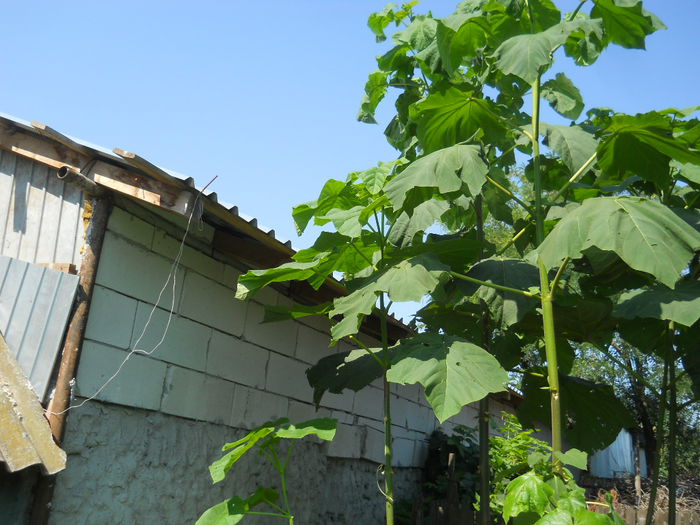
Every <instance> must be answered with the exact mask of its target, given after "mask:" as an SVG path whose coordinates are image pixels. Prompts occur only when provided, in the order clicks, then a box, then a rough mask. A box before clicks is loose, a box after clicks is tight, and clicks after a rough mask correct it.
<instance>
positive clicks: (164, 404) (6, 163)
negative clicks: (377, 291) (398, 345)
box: [0, 116, 508, 525]
mask: <svg viewBox="0 0 700 525" xmlns="http://www.w3.org/2000/svg"><path fill="white" fill-rule="evenodd" d="M59 175H60V176H61V178H59ZM0 196H1V197H2V200H1V201H0V220H2V223H1V224H3V225H4V229H3V230H1V231H0V235H2V245H1V246H0V255H3V256H5V257H7V258H9V259H11V260H12V261H21V262H23V264H27V265H29V266H30V267H32V268H35V267H39V266H38V265H40V264H42V265H51V266H53V267H54V268H58V269H62V270H66V271H68V272H70V271H75V272H77V277H78V279H79V286H78V290H77V295H76V299H75V303H74V304H73V308H72V311H71V313H70V317H69V318H68V319H67V322H66V321H64V322H63V324H61V329H60V330H53V331H52V332H51V334H50V335H49V336H47V337H48V338H49V339H50V340H51V341H52V342H53V346H52V348H53V350H52V352H48V353H46V352H45V353H43V354H42V357H41V359H37V360H35V361H34V362H32V364H31V367H33V368H35V369H37V370H39V371H41V372H42V373H41V374H39V375H40V376H41V377H45V378H46V382H45V384H44V385H43V387H42V386H41V385H39V384H38V383H37V384H35V385H34V388H35V391H36V392H37V394H38V395H39V397H40V399H41V400H42V401H43V402H44V403H45V404H47V405H48V409H49V420H50V422H51V426H52V430H53V433H54V436H56V437H57V438H59V439H61V438H62V446H63V448H64V449H65V451H66V452H67V454H68V460H67V468H66V469H65V470H64V471H63V472H61V473H60V474H58V475H57V476H55V477H45V476H42V475H41V474H40V473H39V472H38V471H36V472H34V471H23V472H20V473H16V474H2V475H1V476H0V478H2V479H0V504H1V505H7V501H9V500H8V497H7V494H8V491H10V492H11V493H12V494H14V500H13V501H14V506H13V507H12V508H11V509H10V510H7V509H4V510H6V511H7V513H6V514H4V515H5V516H12V518H11V519H14V520H16V522H17V523H26V522H28V520H31V523H37V524H38V523H50V524H52V525H60V524H74V523H137V522H143V521H146V522H151V523H168V524H179V523H183V524H184V523H193V522H194V520H195V519H196V518H197V517H198V516H199V514H201V512H202V511H203V510H204V509H206V508H208V507H209V506H211V505H213V504H214V503H217V502H219V501H221V500H222V499H224V498H226V497H230V496H231V495H233V494H243V493H247V492H248V491H250V490H251V487H253V488H254V486H255V484H256V483H257V482H263V481H265V482H267V480H268V478H270V479H271V478H272V472H269V471H267V470H266V469H264V468H263V469H261V467H260V466H259V464H257V463H254V462H249V461H248V462H246V461H244V462H243V464H242V465H241V466H240V468H237V469H236V471H235V475H234V476H232V477H231V478H230V479H228V480H227V481H226V482H225V483H222V484H217V485H214V486H212V485H211V482H210V479H209V476H208V471H207V466H208V465H209V463H210V462H211V461H212V460H214V459H216V458H217V457H218V456H219V454H220V447H221V445H222V444H223V443H225V442H228V441H233V440H235V439H237V438H238V437H240V436H241V435H242V434H243V433H245V431H246V429H250V428H252V427H254V426H256V425H258V424H260V423H263V422H264V421H267V420H270V419H273V418H277V417H282V416H284V417H289V418H290V419H291V420H292V421H303V420H306V419H310V418H312V417H323V416H331V417H335V418H337V419H338V421H339V426H338V432H337V436H336V438H335V440H334V441H333V442H331V443H329V444H320V443H316V442H308V443H303V444H302V445H301V446H300V447H298V448H299V453H298V456H297V458H296V460H294V461H293V464H292V468H291V472H290V474H289V478H290V486H292V487H293V490H292V491H291V494H290V496H291V499H292V507H293V508H294V509H295V512H296V513H297V516H298V522H299V523H304V524H315V523H318V524H321V523H324V524H325V523H330V522H332V523H348V524H356V523H363V524H371V523H380V522H381V521H382V516H383V512H384V510H383V508H384V507H383V501H382V498H381V497H380V496H379V495H378V493H377V467H378V465H379V464H380V463H381V462H382V461H383V434H382V426H383V423H382V413H381V406H382V401H381V400H382V391H381V389H380V386H381V385H380V384H378V383H377V384H374V385H372V386H371V387H369V388H367V389H364V390H362V391H360V392H358V393H353V392H351V391H348V392H346V393H344V394H342V395H333V394H327V395H326V396H324V398H323V400H322V402H321V407H320V409H319V410H318V411H316V409H315V407H314V405H313V403H312V391H311V388H310V387H309V385H308V384H307V381H306V376H305V370H306V369H307V368H308V367H309V366H310V365H311V364H313V363H315V362H316V361H317V360H318V359H319V358H320V357H322V356H324V355H327V354H328V353H329V352H336V351H339V350H344V349H347V348H348V345H347V344H346V343H340V344H339V345H338V347H337V348H329V347H328V341H329V337H328V330H329V326H328V324H327V323H326V322H325V321H324V320H319V319H315V318H311V319H308V320H307V319H300V320H295V321H287V322H283V323H278V324H275V325H274V327H272V328H271V327H270V326H271V325H263V324H261V321H262V318H263V305H264V304H277V305H279V304H286V303H289V302H290V301H301V302H306V303H308V302H314V301H322V300H328V299H329V298H332V297H336V296H338V295H339V294H342V293H344V291H343V288H342V286H340V285H339V284H338V283H336V282H328V283H326V284H325V285H324V286H323V287H322V288H321V289H320V290H318V291H314V290H312V289H311V288H310V287H308V286H306V285H304V284H293V285H279V286H276V287H275V288H274V289H273V288H271V289H268V290H266V291H265V292H264V293H261V294H259V295H258V296H256V298H255V300H254V301H250V302H241V301H239V300H237V299H236V298H235V297H234V290H235V285H236V278H237V276H238V275H240V274H241V273H242V272H245V271H246V270H248V269H250V268H261V267H269V266H273V265H277V264H279V263H281V262H285V261H287V260H289V258H290V256H291V255H292V254H293V253H294V251H293V249H292V248H291V246H290V244H289V243H285V242H282V241H280V240H278V239H276V238H275V235H274V232H273V231H266V230H264V229H262V228H261V227H260V226H259V225H258V224H257V221H256V220H255V219H253V218H250V217H245V216H243V215H242V214H239V212H238V209H237V208H236V207H235V206H234V207H231V206H225V205H223V204H222V203H220V202H219V201H218V198H217V195H216V194H215V193H209V194H206V195H205V194H200V192H199V190H197V189H196V188H195V185H194V181H193V180H192V179H188V178H183V177H182V176H180V175H177V174H175V173H173V172H169V171H167V170H164V169H162V168H159V167H157V166H156V165H154V164H152V163H151V162H149V161H147V160H145V159H144V158H142V157H140V156H138V155H135V154H133V153H129V152H127V151H124V150H121V149H114V150H112V151H109V150H105V149H103V148H99V147H96V146H92V145H90V144H88V143H85V142H82V141H79V140H77V139H74V138H71V137H69V136H67V135H64V134H62V133H59V132H57V131H55V130H53V129H52V128H50V127H48V126H46V125H43V124H40V123H36V122H33V123H29V122H25V121H21V120H19V119H15V118H11V117H7V116H4V117H0ZM42 286H44V284H43V281H42V282H41V283H40V285H39V288H41V287H42ZM35 328H36V325H35ZM64 328H65V329H66V334H65V335H64V334H63V329H64ZM390 329H391V333H393V335H394V336H398V335H400V334H402V333H405V330H406V327H405V326H403V325H402V324H401V323H400V322H398V321H395V322H393V323H392V324H391V326H390ZM363 330H364V334H363V337H364V338H365V339H366V342H367V343H369V344H371V345H374V344H376V337H377V335H378V324H377V323H376V322H373V320H372V319H368V320H367V322H366V323H365V326H364V328H363ZM37 367H38V368H37ZM32 373H33V372H32V370H25V374H26V375H27V376H28V377H29V376H31V374H32ZM392 396H393V412H394V414H393V415H394V417H393V419H394V421H393V423H394V428H393V433H394V437H395V441H394V443H395V464H396V466H397V488H398V493H399V494H403V495H404V496H406V497H410V495H411V494H412V493H413V491H414V490H415V489H416V487H417V484H418V481H419V479H420V470H419V467H420V466H422V464H423V462H424V458H425V454H426V452H427V438H428V436H429V435H430V433H431V432H432V431H433V430H434V429H435V428H436V426H437V420H436V419H435V417H434V415H433V413H432V410H431V409H430V407H429V406H428V405H427V402H426V401H425V399H424V396H423V395H422V392H421V391H420V388H418V387H417V386H407V387H398V386H395V387H394V390H393V393H392ZM506 396H507V394H506ZM493 404H494V407H493V411H494V412H498V411H500V410H503V409H506V408H508V407H507V400H502V401H496V400H494V401H493ZM66 409H67V411H66ZM476 414H477V409H476V408H475V407H472V406H468V407H465V408H464V409H463V411H462V413H460V414H459V415H458V416H455V417H454V418H452V420H450V421H449V422H447V423H446V424H445V425H444V428H445V429H447V430H448V431H449V429H450V428H452V427H453V426H454V425H457V424H466V425H470V426H475V425H476ZM12 491H14V492H12ZM49 503H50V505H49ZM0 512H3V509H0ZM10 512H11V514H10ZM250 522H251V523H256V521H255V520H253V519H251V520H250Z"/></svg>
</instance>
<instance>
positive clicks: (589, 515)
mask: <svg viewBox="0 0 700 525" xmlns="http://www.w3.org/2000/svg"><path fill="white" fill-rule="evenodd" d="M574 520H575V521H574V523H576V525H614V522H613V520H612V518H610V516H609V515H608V514H600V513H598V512H593V511H592V510H588V509H581V510H579V511H578V512H577V513H576V515H575V516H574Z"/></svg>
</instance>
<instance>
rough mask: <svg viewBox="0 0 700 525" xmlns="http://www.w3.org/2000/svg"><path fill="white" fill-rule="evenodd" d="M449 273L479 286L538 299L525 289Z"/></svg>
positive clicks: (537, 296) (538, 297)
mask: <svg viewBox="0 0 700 525" xmlns="http://www.w3.org/2000/svg"><path fill="white" fill-rule="evenodd" d="M450 275H452V277H455V278H457V279H461V280H462V281H467V282H470V283H474V284H478V285H481V286H487V287H489V288H493V289H495V290H500V291H502V292H510V293H515V294H518V295H524V296H525V297H529V298H531V299H540V296H539V295H538V294H536V293H532V292H526V291H525V290H520V289H518V288H511V287H509V286H501V285H500V284H495V283H490V282H488V281H482V280H481V279H475V278H474V277H469V276H468V275H464V274H462V273H458V272H450Z"/></svg>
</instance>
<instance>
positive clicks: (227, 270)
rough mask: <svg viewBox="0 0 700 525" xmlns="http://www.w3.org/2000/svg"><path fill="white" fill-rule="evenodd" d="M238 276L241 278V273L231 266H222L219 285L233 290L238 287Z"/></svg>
mask: <svg viewBox="0 0 700 525" xmlns="http://www.w3.org/2000/svg"><path fill="white" fill-rule="evenodd" d="M240 276H241V272H240V271H239V270H237V269H236V268H234V267H233V266H229V265H228V264H224V270H223V273H222V279H221V284H223V285H224V286H226V287H227V288H231V289H232V290H235V289H236V286H238V278H239V277H240Z"/></svg>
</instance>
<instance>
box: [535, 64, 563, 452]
mask: <svg viewBox="0 0 700 525" xmlns="http://www.w3.org/2000/svg"><path fill="white" fill-rule="evenodd" d="M532 168H533V171H534V175H535V239H536V242H537V246H539V245H540V244H542V241H544V206H543V204H542V172H541V170H540V77H539V75H538V77H537V80H535V82H533V84H532ZM538 267H539V271H540V289H541V297H542V327H543V329H544V349H545V353H546V355H547V378H548V382H549V399H550V407H551V412H552V419H551V424H552V450H553V451H554V452H561V451H562V438H561V401H560V391H559V366H558V364H557V341H556V331H555V328H554V306H553V304H552V294H553V289H550V286H549V276H548V275H547V268H545V266H544V264H542V262H540V261H538ZM552 461H554V462H555V463H556V462H557V461H558V460H557V459H556V454H553V455H552Z"/></svg>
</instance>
